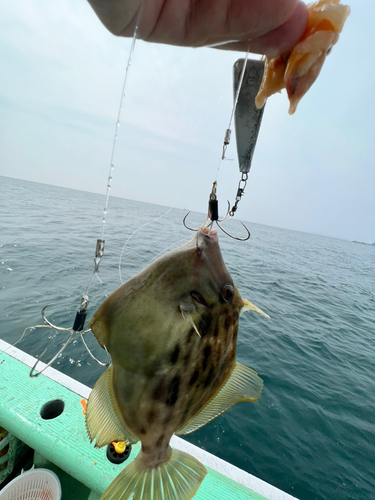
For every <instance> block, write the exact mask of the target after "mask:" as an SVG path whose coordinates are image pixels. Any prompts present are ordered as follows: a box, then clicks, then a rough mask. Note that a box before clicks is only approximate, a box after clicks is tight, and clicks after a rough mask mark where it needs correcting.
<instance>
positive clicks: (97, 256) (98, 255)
mask: <svg viewBox="0 0 375 500" xmlns="http://www.w3.org/2000/svg"><path fill="white" fill-rule="evenodd" d="M143 5H144V0H142V1H141V4H140V6H139V11H138V14H137V20H136V25H135V28H134V34H133V39H132V43H131V46H130V51H129V57H128V62H127V65H126V69H125V76H124V82H123V85H122V91H121V98H120V104H119V109H118V113H117V120H116V125H115V133H114V137H113V144H112V152H111V160H110V166H109V173H108V179H107V189H106V195H105V196H106V198H105V206H104V209H103V217H102V228H101V237H100V239H98V240H97V244H96V251H95V258H94V264H95V266H94V272H93V274H92V276H91V278H90V281H89V283H88V285H87V289H86V295H88V291H89V288H90V285H91V282H92V280H93V278H94V276H96V277H97V278H98V280H99V281H100V282H101V280H100V278H99V276H98V275H99V263H100V260H101V258H102V256H103V254H104V244H105V240H104V227H105V223H106V219H107V213H108V204H109V193H110V190H111V188H112V172H113V170H114V168H115V165H114V157H115V151H116V144H117V138H118V129H119V127H120V122H121V113H122V109H123V102H124V99H125V90H126V83H127V81H128V76H129V71H130V67H131V64H132V57H133V53H134V49H135V42H136V40H137V34H138V29H139V24H140V22H141V17H142V12H143Z"/></svg>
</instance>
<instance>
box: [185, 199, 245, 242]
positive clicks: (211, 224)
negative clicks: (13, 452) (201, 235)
mask: <svg viewBox="0 0 375 500" xmlns="http://www.w3.org/2000/svg"><path fill="white" fill-rule="evenodd" d="M228 204H229V202H228ZM229 207H230V204H229ZM189 214H190V212H188V213H187V214H186V215H185V217H184V218H183V221H182V223H183V225H184V226H185V227H186V229H188V230H189V231H194V232H198V231H199V229H193V228H192V227H189V226H188V225H187V224H186V219H187V217H188V215H189ZM228 216H229V211H228V212H227V215H226V216H225V217H223V218H222V219H220V220H216V221H213V220H212V221H211V222H210V223H209V224H207V222H208V221H209V220H210V218H209V217H207V220H206V222H205V223H204V225H203V227H208V228H212V226H213V223H214V222H216V225H217V226H218V227H219V229H221V230H222V231H223V233H225V234H226V235H227V236H229V237H230V238H233V239H234V240H237V241H247V240H248V239H249V238H250V236H251V234H250V231H249V230H248V228H247V227H246V226H245V224H244V223H243V222H241V224H242V225H243V227H244V228H245V229H246V232H247V236H246V237H245V238H239V237H238V236H233V234H230V233H228V231H225V229H223V228H222V227H221V225H220V224H219V222H224V221H225V220H227V219H228Z"/></svg>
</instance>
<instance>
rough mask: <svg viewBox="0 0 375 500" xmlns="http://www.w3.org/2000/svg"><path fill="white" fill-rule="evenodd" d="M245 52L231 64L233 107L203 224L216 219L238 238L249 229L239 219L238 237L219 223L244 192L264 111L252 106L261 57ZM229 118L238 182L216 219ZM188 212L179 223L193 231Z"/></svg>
mask: <svg viewBox="0 0 375 500" xmlns="http://www.w3.org/2000/svg"><path fill="white" fill-rule="evenodd" d="M248 55H249V52H247V54H246V57H245V58H244V59H238V61H236V63H235V64H234V66H233V94H234V100H233V108H232V113H231V116H230V120H229V125H228V128H227V129H226V131H225V135H224V141H223V149H222V153H221V158H220V162H219V166H218V169H217V173H216V179H215V181H214V182H213V184H212V189H211V192H210V194H209V199H208V214H207V219H206V222H205V224H204V227H208V228H209V229H212V227H213V225H214V223H216V225H217V226H218V227H219V228H220V229H221V231H223V232H224V233H225V234H226V235H227V236H230V237H231V238H233V239H235V240H239V241H246V240H248V239H249V238H250V231H249V230H248V229H247V227H246V226H245V225H244V224H243V223H242V222H241V224H242V226H243V227H244V228H245V230H246V232H247V235H246V236H245V237H244V238H239V237H236V236H233V235H231V234H229V233H228V232H227V231H226V230H225V229H224V228H223V227H222V226H221V223H222V222H224V221H225V220H227V219H228V218H230V217H234V215H235V213H236V212H237V210H238V204H239V202H240V201H241V199H242V197H243V195H244V194H245V188H246V185H247V181H248V178H249V172H250V168H251V163H252V159H253V155H254V150H255V146H256V142H257V139H258V134H259V130H260V126H261V123H262V117H263V113H264V107H263V108H261V109H258V108H257V107H256V106H255V96H256V95H257V93H258V91H259V87H260V84H261V81H262V77H263V72H264V60H263V59H260V60H254V59H249V58H248ZM233 119H234V125H235V134H236V143H237V156H238V164H239V171H240V174H241V177H240V180H239V182H238V188H237V193H236V196H235V200H234V203H233V205H232V207H231V205H230V202H229V201H228V209H227V213H226V215H225V217H223V218H222V219H220V218H219V202H218V198H217V184H218V181H217V179H218V175H219V171H220V167H221V164H222V162H223V161H224V160H226V159H227V158H226V156H225V154H226V151H227V148H228V146H229V144H230V139H231V135H232V123H233ZM189 213H190V212H188V213H187V214H186V215H185V217H184V220H183V224H184V226H185V227H186V229H189V230H190V231H197V229H193V228H191V227H189V226H188V225H187V224H186V219H187V217H188V216H189Z"/></svg>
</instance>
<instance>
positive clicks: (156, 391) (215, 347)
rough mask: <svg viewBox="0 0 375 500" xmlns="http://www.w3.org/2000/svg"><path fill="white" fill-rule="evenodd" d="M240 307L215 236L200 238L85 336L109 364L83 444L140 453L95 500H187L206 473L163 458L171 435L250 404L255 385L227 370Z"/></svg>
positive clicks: (170, 456) (92, 401)
mask: <svg viewBox="0 0 375 500" xmlns="http://www.w3.org/2000/svg"><path fill="white" fill-rule="evenodd" d="M246 310H253V311H256V312H258V313H260V314H262V315H264V316H267V315H266V314H265V313H263V312H262V311H261V310H260V309H258V308H257V307H256V306H254V305H252V304H251V303H250V302H248V301H247V300H244V299H242V298H241V296H240V294H239V292H238V290H237V288H236V287H235V285H234V283H233V281H232V279H231V277H230V275H229V273H228V271H227V269H226V267H225V264H224V261H223V258H222V255H221V252H220V248H219V243H218V237H217V233H216V231H214V230H211V231H209V230H208V229H207V228H204V229H202V228H201V229H200V230H199V232H197V233H196V235H195V237H194V239H193V240H192V241H190V242H189V243H186V244H185V245H183V246H181V247H179V248H177V249H176V250H173V251H172V252H169V253H167V254H166V255H164V256H162V257H160V258H159V259H158V260H156V261H155V262H153V263H152V264H150V265H149V266H148V267H147V268H146V269H144V270H143V271H142V272H141V273H139V274H138V275H137V276H135V277H134V278H132V279H130V280H129V281H127V282H126V283H124V284H123V285H122V286H120V288H118V289H117V290H116V291H115V292H113V294H112V295H110V296H109V297H108V298H107V299H106V300H105V301H104V302H103V304H102V305H101V306H100V307H99V309H98V310H97V311H96V313H95V314H94V316H93V317H92V319H91V321H90V323H89V328H91V330H92V332H93V333H94V335H95V337H96V339H97V340H98V342H99V343H100V345H101V346H102V347H103V348H104V347H105V348H106V349H107V350H108V352H109V353H110V355H111V358H112V363H111V365H110V367H109V368H108V369H107V370H106V371H105V372H104V373H103V374H102V376H101V377H100V378H99V380H98V381H97V382H96V384H95V386H94V388H93V390H92V392H91V394H90V397H89V400H88V404H87V410H86V427H87V430H88V434H89V437H90V440H91V442H93V441H94V440H95V446H96V447H102V446H104V445H107V444H109V443H111V442H112V441H125V442H126V443H127V444H134V443H136V442H137V441H141V444H142V446H141V451H140V452H139V454H138V455H137V457H136V458H135V460H133V462H131V463H130V464H129V465H128V466H127V467H125V469H124V470H123V471H122V472H121V473H120V474H119V475H118V476H117V478H116V479H115V480H114V481H113V482H112V483H111V484H110V485H109V487H108V488H107V489H106V490H105V492H104V493H103V495H102V496H101V497H100V500H120V499H121V500H126V499H129V498H130V497H131V496H132V495H134V497H133V498H134V500H141V499H143V500H151V499H153V500H189V499H190V498H192V497H193V496H194V494H195V492H196V491H197V489H198V488H199V486H200V484H201V482H202V481H203V479H204V477H205V475H206V473H207V471H206V469H205V467H204V466H203V465H202V464H201V463H200V462H199V461H198V460H196V459H195V458H194V457H192V456H190V455H188V454H187V453H183V452H181V451H178V450H176V449H173V450H172V449H171V447H170V446H169V441H170V439H171V437H172V435H173V434H176V435H184V434H189V433H190V432H193V431H194V430H196V429H199V428H200V427H202V426H203V425H205V424H207V423H208V422H210V421H211V420H213V419H214V418H216V417H217V416H219V415H221V414H222V413H224V412H225V411H227V410H229V408H231V407H232V406H233V405H235V404H236V403H238V402H240V401H257V400H258V399H259V397H260V395H261V392H262V388H263V381H262V379H261V378H260V377H258V375H257V373H256V372H255V371H254V370H252V369H250V368H247V367H246V366H243V365H242V364H240V363H236V343H237V331H238V320H239V315H240V314H241V313H242V312H244V311H246Z"/></svg>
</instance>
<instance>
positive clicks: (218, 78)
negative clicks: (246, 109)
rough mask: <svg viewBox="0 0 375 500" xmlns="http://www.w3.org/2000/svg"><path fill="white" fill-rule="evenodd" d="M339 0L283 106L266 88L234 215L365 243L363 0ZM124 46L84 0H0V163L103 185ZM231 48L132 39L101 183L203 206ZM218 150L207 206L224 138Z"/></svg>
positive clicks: (371, 42) (223, 182)
mask: <svg viewBox="0 0 375 500" xmlns="http://www.w3.org/2000/svg"><path fill="white" fill-rule="evenodd" d="M343 3H345V2H343ZM350 7H351V15H350V16H349V18H348V20H347V23H346V25H345V27H344V30H343V33H342V35H341V37H340V40H339V42H338V44H337V45H336V46H335V47H334V48H333V50H332V52H331V54H330V55H329V56H328V58H327V60H326V63H325V66H324V67H323V69H322V72H321V74H320V76H319V78H318V80H317V81H316V82H315V84H314V85H313V87H312V88H311V89H310V91H309V92H308V93H307V94H306V96H305V97H304V98H303V100H302V101H301V103H300V104H299V107H298V109H297V112H296V114H295V115H293V116H289V115H288V112H287V110H288V99H287V96H286V93H285V91H283V92H282V94H277V95H275V96H273V97H271V98H270V99H269V100H268V102H267V104H266V108H265V113H264V116H263V122H262V126H261V130H260V134H259V138H258V142H257V146H256V150H255V154H254V158H253V162H252V167H251V172H250V176H249V182H248V186H247V188H246V192H245V196H244V198H243V200H242V201H241V203H240V208H239V210H238V212H237V216H238V218H239V219H241V220H244V221H250V222H256V223H260V224H267V225H271V226H277V227H282V228H287V229H293V230H298V231H304V232H309V233H315V234H321V235H326V236H331V237H335V238H342V239H347V240H356V241H363V242H366V243H374V242H375V162H374V157H375V133H374V130H375V127H374V115H375V65H374V64H373V60H374V49H375V33H374V32H375V30H374V27H373V21H374V19H375V3H374V2H373V0H361V1H358V0H356V1H353V0H352V3H351V4H350ZM130 46H131V40H130V39H125V38H117V37H115V36H113V35H111V34H110V33H109V32H108V31H107V30H106V29H105V28H104V27H103V26H102V24H101V23H100V21H99V20H98V18H97V17H96V15H95V13H94V12H93V11H92V9H91V7H90V6H89V4H88V3H87V2H86V1H85V0H59V1H58V2H57V1H51V0H28V1H27V2H25V1H24V0H23V1H21V0H12V2H7V1H6V0H0V68H1V69H0V72H1V73H0V74H1V78H0V175H5V176H9V177H15V178H20V179H26V180H30V181H36V182H43V183H46V184H53V185H58V186H64V187H70V188H74V189H79V190H83V191H91V192H95V193H103V194H104V193H105V191H106V185H107V177H108V171H109V166H110V158H111V150H112V144H113V138H114V132H115V128H116V119H117V114H118V108H119V101H120V97H121V89H122V85H123V79H124V74H125V68H126V62H127V58H128V54H129V50H130ZM243 56H244V54H241V53H237V52H229V51H220V50H215V49H209V48H200V49H192V48H180V47H171V46H167V45H161V44H150V43H145V42H141V41H138V42H137V44H136V47H135V53H134V57H133V62H132V66H131V70H130V73H129V79H128V83H127V88H126V97H125V100H124V107H123V112H122V115H121V124H120V127H119V128H118V139H117V142H116V151H115V156H114V166H115V168H114V170H113V181H112V190H111V195H113V196H118V197H123V198H130V199H134V200H140V201H145V202H150V203H157V204H160V205H165V206H173V207H177V208H186V209H189V210H193V211H198V212H206V211H207V201H208V195H209V193H210V190H211V186H212V182H213V181H214V180H215V177H216V171H217V168H218V165H219V160H220V156H221V151H222V143H223V137H224V133H225V129H226V128H227V126H228V122H229V118H230V114H231V111H232V100H233V89H232V85H233V83H232V67H233V64H234V63H235V61H236V60H237V59H238V58H240V57H243ZM251 57H253V58H255V59H258V58H259V56H251ZM233 134H234V131H233ZM227 157H228V158H232V159H233V161H226V162H223V163H222V165H221V167H220V173H219V178H218V199H219V204H220V212H221V215H223V214H224V213H225V211H226V200H227V199H229V200H230V201H233V200H234V198H235V194H236V190H237V184H238V180H239V175H240V174H239V172H238V162H237V159H236V149H235V140H234V139H232V143H231V145H230V147H229V148H228V151H227ZM0 203H1V200H0ZM99 216H101V214H100V215H99ZM108 217H110V206H109V212H108Z"/></svg>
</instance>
